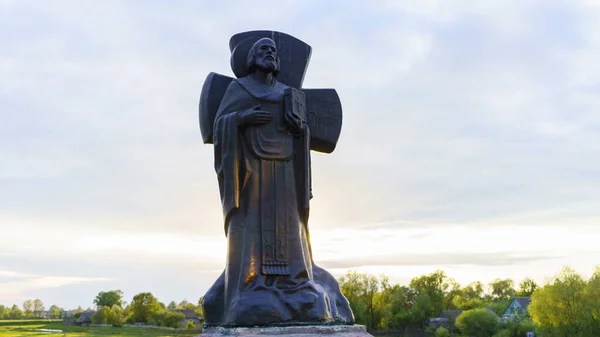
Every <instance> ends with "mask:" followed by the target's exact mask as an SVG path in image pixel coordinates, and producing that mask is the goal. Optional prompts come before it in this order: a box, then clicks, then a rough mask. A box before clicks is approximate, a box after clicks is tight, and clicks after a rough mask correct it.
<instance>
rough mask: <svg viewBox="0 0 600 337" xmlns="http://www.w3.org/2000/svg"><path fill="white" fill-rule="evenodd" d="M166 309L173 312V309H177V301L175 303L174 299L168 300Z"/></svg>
mask: <svg viewBox="0 0 600 337" xmlns="http://www.w3.org/2000/svg"><path fill="white" fill-rule="evenodd" d="M167 310H168V311H169V312H173V311H175V310H177V303H175V301H171V302H169V304H168V305H167Z"/></svg>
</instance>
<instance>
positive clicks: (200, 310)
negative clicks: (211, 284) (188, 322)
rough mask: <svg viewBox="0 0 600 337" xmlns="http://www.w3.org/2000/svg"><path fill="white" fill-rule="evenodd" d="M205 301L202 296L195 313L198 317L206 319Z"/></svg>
mask: <svg viewBox="0 0 600 337" xmlns="http://www.w3.org/2000/svg"><path fill="white" fill-rule="evenodd" d="M203 299H204V297H203V296H200V298H199V299H198V305H197V306H196V310H194V312H195V313H196V315H199V316H202V317H204V307H202V300H203Z"/></svg>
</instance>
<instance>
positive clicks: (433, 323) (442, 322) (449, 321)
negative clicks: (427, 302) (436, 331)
mask: <svg viewBox="0 0 600 337" xmlns="http://www.w3.org/2000/svg"><path fill="white" fill-rule="evenodd" d="M462 312H463V311H462V310H444V311H442V313H441V314H440V315H439V316H438V317H434V318H430V319H429V321H428V322H427V326H429V327H433V328H439V327H441V326H442V327H444V328H447V329H451V328H453V327H454V322H455V321H456V317H458V316H460V314H462Z"/></svg>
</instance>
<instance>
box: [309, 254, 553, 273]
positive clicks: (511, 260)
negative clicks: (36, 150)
mask: <svg viewBox="0 0 600 337" xmlns="http://www.w3.org/2000/svg"><path fill="white" fill-rule="evenodd" d="M561 257H563V256H560V255H557V254H552V253H547V254H539V255H537V254H515V253H512V252H508V251H506V252H498V253H477V252H454V253H444V254H410V253H408V254H402V255H391V256H390V255H379V256H377V255H376V256H365V257H358V258H348V259H337V260H322V261H320V262H319V264H320V265H321V266H322V267H324V268H346V269H356V268H361V267H377V266H387V267H405V266H437V267H447V266H460V265H469V266H488V267H489V266H505V265H514V264H522V263H527V262H534V261H539V260H552V259H558V258H561Z"/></svg>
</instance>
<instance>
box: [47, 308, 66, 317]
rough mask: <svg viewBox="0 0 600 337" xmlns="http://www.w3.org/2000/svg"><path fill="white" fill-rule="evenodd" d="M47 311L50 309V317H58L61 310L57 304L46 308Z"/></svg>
mask: <svg viewBox="0 0 600 337" xmlns="http://www.w3.org/2000/svg"><path fill="white" fill-rule="evenodd" d="M48 311H50V318H60V315H61V313H62V311H63V310H62V309H61V308H59V307H58V306H57V305H52V306H50V309H48Z"/></svg>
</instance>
